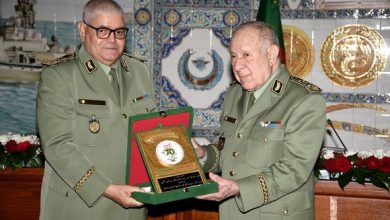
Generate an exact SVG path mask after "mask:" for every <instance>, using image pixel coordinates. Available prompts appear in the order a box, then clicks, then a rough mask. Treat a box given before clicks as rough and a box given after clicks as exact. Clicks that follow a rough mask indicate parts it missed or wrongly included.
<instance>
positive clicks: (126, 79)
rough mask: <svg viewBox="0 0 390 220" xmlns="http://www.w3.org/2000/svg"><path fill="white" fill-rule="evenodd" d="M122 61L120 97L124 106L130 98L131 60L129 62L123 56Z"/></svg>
mask: <svg viewBox="0 0 390 220" xmlns="http://www.w3.org/2000/svg"><path fill="white" fill-rule="evenodd" d="M120 63H121V65H120V66H121V68H119V69H120V71H121V74H120V75H121V80H120V85H119V87H120V94H121V95H120V97H121V104H122V107H124V106H125V104H126V100H127V99H128V98H129V97H128V95H129V92H130V87H131V86H130V85H131V74H130V73H131V71H130V70H131V66H130V65H129V62H127V61H126V60H125V59H124V58H123V57H122V58H121V60H120Z"/></svg>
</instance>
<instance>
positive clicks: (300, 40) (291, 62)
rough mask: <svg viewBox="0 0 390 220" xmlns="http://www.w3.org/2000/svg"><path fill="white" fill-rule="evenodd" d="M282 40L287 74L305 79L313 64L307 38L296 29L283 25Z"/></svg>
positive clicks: (311, 48) (312, 54) (312, 52)
mask: <svg viewBox="0 0 390 220" xmlns="http://www.w3.org/2000/svg"><path fill="white" fill-rule="evenodd" d="M283 40H284V48H285V53H286V67H287V70H288V72H289V73H290V75H292V76H296V77H299V78H302V79H303V78H305V77H306V76H307V75H308V74H309V72H310V71H311V69H312V67H313V62H314V49H313V45H312V44H311V41H310V39H309V37H308V36H307V35H306V34H305V32H303V31H302V30H300V29H299V28H297V27H293V26H289V25H283Z"/></svg>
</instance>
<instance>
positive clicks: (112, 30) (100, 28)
mask: <svg viewBox="0 0 390 220" xmlns="http://www.w3.org/2000/svg"><path fill="white" fill-rule="evenodd" d="M83 23H84V24H85V25H87V26H88V27H90V28H92V29H94V30H95V31H96V37H97V38H99V39H108V38H109V37H110V36H111V33H114V37H115V39H120V40H122V39H125V38H126V36H127V32H128V31H129V29H128V28H126V27H121V28H117V29H110V28H107V27H98V28H97V27H94V26H92V25H90V24H88V23H87V22H85V21H83ZM102 29H103V30H108V31H110V33H109V34H108V35H107V37H99V34H98V33H99V30H102ZM118 30H123V31H124V33H125V36H124V37H123V38H118V37H117V36H116V35H117V34H116V31H118Z"/></svg>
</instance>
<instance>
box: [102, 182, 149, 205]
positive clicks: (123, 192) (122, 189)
mask: <svg viewBox="0 0 390 220" xmlns="http://www.w3.org/2000/svg"><path fill="white" fill-rule="evenodd" d="M135 191H142V192H143V191H144V190H143V189H142V188H139V187H136V186H128V185H117V184H111V185H110V186H108V187H107V189H106V191H105V192H104V196H106V197H107V198H109V199H111V200H113V201H114V202H116V203H118V204H119V205H121V206H122V207H124V208H130V207H140V206H142V205H143V203H140V202H138V201H137V200H135V199H134V198H132V197H131V193H132V192H135Z"/></svg>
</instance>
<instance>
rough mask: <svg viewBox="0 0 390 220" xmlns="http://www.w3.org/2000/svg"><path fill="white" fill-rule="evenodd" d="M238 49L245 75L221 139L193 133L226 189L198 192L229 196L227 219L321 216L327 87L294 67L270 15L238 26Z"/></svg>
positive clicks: (234, 52) (238, 68)
mask: <svg viewBox="0 0 390 220" xmlns="http://www.w3.org/2000/svg"><path fill="white" fill-rule="evenodd" d="M230 55H231V62H232V70H233V73H234V76H235V78H236V80H237V83H233V84H232V85H231V86H230V88H229V89H228V91H227V95H226V98H225V101H224V105H223V111H222V121H221V128H220V136H219V141H218V142H216V144H211V145H208V146H199V145H198V144H197V143H196V142H195V141H193V144H194V145H195V148H196V149H195V150H196V152H197V155H198V157H199V158H200V159H201V160H204V162H205V165H204V169H205V171H208V172H212V173H210V178H211V179H212V180H214V181H216V182H218V185H219V192H218V193H213V194H208V195H204V196H200V197H198V198H199V199H204V200H214V201H221V204H220V209H219V211H220V212H219V215H220V219H222V220H228V219H230V220H236V219H240V220H245V219H248V220H249V219H250V220H252V219H266V220H272V219H296V220H302V219H314V217H313V209H314V206H313V201H314V177H313V167H314V164H315V161H316V159H317V156H318V154H319V151H320V147H321V143H322V140H323V136H324V132H325V122H326V120H325V100H324V99H323V97H322V96H321V93H320V92H321V90H320V89H319V88H318V87H316V86H315V85H313V84H310V83H308V82H306V81H304V80H302V79H299V78H295V77H291V76H290V75H289V74H288V72H287V70H286V67H285V65H283V64H281V62H280V58H279V46H278V42H277V38H276V36H275V33H274V31H273V30H272V28H271V27H269V26H268V25H267V24H265V23H263V22H248V23H245V24H242V25H241V26H240V27H238V28H237V29H236V30H235V31H234V32H233V37H232V39H231V44H230ZM216 172H222V176H218V175H216V174H214V173H216Z"/></svg>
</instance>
